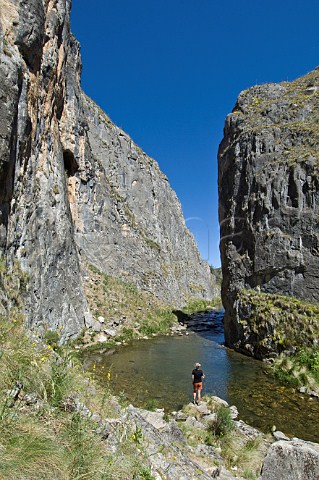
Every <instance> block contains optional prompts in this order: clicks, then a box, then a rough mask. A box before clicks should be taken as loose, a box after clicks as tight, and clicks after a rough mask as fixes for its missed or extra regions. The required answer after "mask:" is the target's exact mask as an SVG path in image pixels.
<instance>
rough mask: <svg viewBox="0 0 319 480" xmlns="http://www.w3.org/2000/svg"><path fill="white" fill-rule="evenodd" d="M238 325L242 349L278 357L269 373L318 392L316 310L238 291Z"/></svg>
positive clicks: (287, 299)
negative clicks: (240, 331)
mask: <svg viewBox="0 0 319 480" xmlns="http://www.w3.org/2000/svg"><path fill="white" fill-rule="evenodd" d="M238 302H239V311H240V313H241V320H240V324H241V327H242V328H243V335H244V338H245V342H246V345H252V344H253V343H254V344H255V348H257V349H260V350H263V351H264V352H268V353H269V352H275V353H276V354H280V356H278V357H277V358H276V359H275V360H274V363H273V366H272V370H273V373H274V374H275V375H276V376H277V377H278V378H280V379H281V380H283V381H284V382H286V383H289V384H290V385H293V386H295V387H306V390H307V391H309V392H317V393H318V392H319V351H318V338H319V306H317V305H313V304H311V303H309V302H305V301H302V300H298V299H297V298H294V297H286V296H283V295H276V294H269V293H262V292H256V291H255V290H242V291H240V292H239V294H238Z"/></svg>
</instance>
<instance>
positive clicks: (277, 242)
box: [218, 69, 319, 358]
mask: <svg viewBox="0 0 319 480" xmlns="http://www.w3.org/2000/svg"><path fill="white" fill-rule="evenodd" d="M318 87H319V71H318V69H316V70H314V71H313V72H310V73H309V74H307V75H305V76H304V77H301V78H299V79H297V80H295V81H294V82H291V83H285V84H282V85H274V84H270V85H262V86H255V87H253V88H250V89H249V90H246V91H244V92H242V93H241V94H240V95H239V98H238V100H237V103H236V105H235V107H234V110H233V112H232V113H231V114H230V115H228V116H227V118H226V122H225V128H224V138H223V141H222V142H221V144H220V148H219V160H218V162H219V219H220V234H221V241H220V250H221V260H222V266H223V283H222V299H223V304H224V307H225V320H224V323H225V339H226V344H227V345H228V346H232V347H233V348H235V349H236V350H239V351H242V352H244V353H246V354H250V355H253V356H255V357H257V358H264V357H269V356H272V355H277V354H278V353H280V352H281V351H282V349H283V346H282V345H283V344H284V343H285V341H288V340H287V339H286V338H282V337H279V336H277V335H276V334H275V333H274V330H276V326H277V324H276V323H275V321H276V318H270V317H271V316H270V315H269V314H267V313H264V314H263V312H259V314H258V319H259V320H258V322H256V321H255V322H254V320H253V318H254V315H255V313H254V311H253V309H252V306H251V302H249V301H248V302H247V303H245V302H243V301H242V300H241V296H240V295H238V294H239V292H241V291H242V290H243V289H246V290H249V289H255V291H259V292H264V293H268V294H276V293H277V294H282V295H285V296H294V297H297V298H299V299H304V300H307V301H310V302H313V303H314V304H317V303H318V301H319V263H318V255H319V243H318V242H319V236H318V226H317V221H316V220H315V219H316V218H317V216H318V213H319V188H318V182H317V164H318V161H317V160H315V159H318V150H319V139H318V131H317V125H318V113H317V98H316V90H317V89H318ZM309 88H311V91H309ZM307 92H308V93H307ZM311 92H312V93H311ZM306 126H307V127H306ZM249 303H250V304H249ZM297 316H298V318H296V320H294V317H296V315H295V313H292V314H291V316H290V317H288V316H286V317H285V319H286V320H285V321H282V322H281V323H280V325H281V326H282V325H283V324H284V323H289V325H291V322H293V321H296V329H298V333H299V332H300V331H302V332H303V335H301V336H300V335H299V338H298V336H297V338H296V341H298V340H299V342H300V343H301V344H302V345H305V344H308V345H309V346H311V345H312V343H313V341H314V340H315V339H316V337H317V334H316V333H315V334H312V333H311V332H308V333H307V328H305V329H300V325H301V324H302V323H306V322H307V319H306V318H305V316H303V314H302V312H301V313H300V312H298V315H297ZM274 317H275V315H274ZM256 325H259V327H256ZM280 325H279V326H278V327H277V330H278V328H280ZM297 325H298V326H299V327H297ZM290 330H291V327H290ZM283 334H284V332H282V335H283ZM287 346H289V345H287Z"/></svg>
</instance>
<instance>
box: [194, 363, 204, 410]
mask: <svg viewBox="0 0 319 480" xmlns="http://www.w3.org/2000/svg"><path fill="white" fill-rule="evenodd" d="M200 367H201V364H200V363H195V368H194V370H193V371H192V382H193V396H194V400H193V403H196V404H197V405H199V402H200V395H201V391H202V388H203V379H204V378H205V375H204V373H203V370H201V369H200ZM196 397H197V399H196Z"/></svg>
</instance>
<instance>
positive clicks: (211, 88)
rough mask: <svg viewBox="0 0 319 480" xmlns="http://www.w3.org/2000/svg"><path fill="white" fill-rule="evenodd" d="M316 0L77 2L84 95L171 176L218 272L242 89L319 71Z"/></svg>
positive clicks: (75, 29)
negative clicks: (230, 121)
mask: <svg viewBox="0 0 319 480" xmlns="http://www.w3.org/2000/svg"><path fill="white" fill-rule="evenodd" d="M318 24H319V2H318V0H303V1H301V0H300V1H299V0H290V1H288V0H282V1H279V2H278V0H276V1H275V0H267V2H264V1H258V0H242V1H240V2H239V1H238V0H228V1H227V2H222V1H219V2H217V1H215V0H120V1H119V0H92V1H91V2H87V1H86V0H73V5H72V13H71V29H72V32H73V33H74V34H75V36H76V37H77V39H78V40H79V41H80V43H81V52H82V60H83V73H82V87H83V89H84V91H85V92H86V93H87V94H88V95H89V96H90V97H91V98H92V99H93V100H94V101H95V102H96V103H97V104H98V105H99V106H100V107H101V108H102V109H103V110H104V111H105V112H106V113H107V114H108V115H109V116H110V117H111V119H112V120H113V121H114V122H115V123H116V124H117V125H119V126H120V127H121V128H123V129H124V130H125V131H126V132H127V133H128V134H129V135H130V136H131V137H132V138H133V140H134V141H135V142H136V143H137V144H138V145H139V146H140V147H141V148H142V149H143V150H144V151H145V152H146V153H147V154H148V155H150V156H151V157H153V158H155V159H156V160H157V161H158V163H159V165H160V168H161V169H162V171H163V172H164V173H165V174H166V175H167V176H168V178H169V181H170V184H171V185H172V187H173V188H174V190H175V191H176V193H177V195H178V197H179V199H180V201H181V204H182V207H183V211H184V215H185V218H186V223H187V226H188V227H189V228H190V230H192V232H193V233H194V236H195V238H196V240H197V242H198V245H199V248H200V252H201V254H202V257H203V258H204V259H208V260H209V262H210V263H211V264H212V265H214V266H219V265H220V259H219V246H218V245H219V227H218V199H217V195H218V188H217V150H218V145H219V143H220V141H221V139H222V135H223V125H224V119H225V116H226V115H227V113H229V112H230V111H231V110H232V108H233V106H234V104H235V102H236V98H237V96H238V94H239V93H240V91H241V90H244V89H246V88H249V87H250V86H253V85H255V84H260V83H267V82H280V81H286V80H294V79H295V78H297V77H299V76H301V75H303V74H306V73H307V72H309V71H310V70H312V69H313V68H315V67H316V66H318V65H319V29H318Z"/></svg>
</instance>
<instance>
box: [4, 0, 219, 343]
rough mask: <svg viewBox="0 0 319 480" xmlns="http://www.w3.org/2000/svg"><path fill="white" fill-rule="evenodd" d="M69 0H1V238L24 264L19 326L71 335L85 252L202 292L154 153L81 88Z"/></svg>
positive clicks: (126, 274) (202, 278) (120, 272)
mask: <svg viewBox="0 0 319 480" xmlns="http://www.w3.org/2000/svg"><path fill="white" fill-rule="evenodd" d="M70 4H71V1H70V0H49V1H46V2H44V1H42V0H28V1H26V0H19V1H18V0H17V1H13V0H12V1H10V0H0V46H1V52H0V55H1V58H0V60H1V63H0V84H1V97H0V185H1V189H0V249H1V251H2V253H4V254H5V256H6V259H7V262H8V264H9V265H10V264H11V265H12V264H13V262H14V260H15V259H18V260H19V261H20V263H21V266H22V269H23V270H24V271H25V272H27V273H28V274H29V282H28V288H27V297H26V314H27V319H28V324H29V326H30V327H33V326H41V325H42V327H43V328H47V327H48V328H53V329H55V328H58V327H59V326H63V327H64V336H65V337H66V338H67V337H69V336H74V335H76V334H77V333H78V332H79V331H80V330H81V329H82V327H83V326H84V325H85V324H90V322H91V315H90V313H89V308H88V305H87V301H86V298H85V295H84V291H83V285H82V273H81V272H82V270H81V267H82V266H83V265H85V264H86V262H89V263H91V264H93V265H94V266H95V267H97V268H98V269H100V270H101V271H102V272H105V273H108V274H111V275H115V276H119V277H121V278H122V279H124V280H127V281H131V282H133V283H135V284H136V285H137V286H139V287H141V288H143V289H145V290H148V291H150V292H152V293H153V294H155V295H157V296H158V297H159V298H160V299H162V300H164V301H165V303H167V304H172V305H175V306H181V305H182V304H184V303H185V302H186V301H187V299H188V298H189V297H200V298H211V297H213V296H214V293H216V291H215V290H214V285H213V282H212V280H213V278H212V277H211V274H210V271H209V266H208V265H207V264H205V263H204V262H202V261H201V259H200V257H199V253H198V250H197V247H196V245H195V242H194V239H193V237H192V235H191V234H190V232H189V231H188V230H187V228H186V226H185V222H184V219H183V215H182V210H181V206H180V203H179V201H178V199H177V197H176V195H175V193H174V192H173V191H172V189H171V188H170V186H169V183H168V180H167V178H166V177H165V175H164V174H163V173H162V172H161V171H160V169H159V167H158V165H157V163H156V162H155V161H154V160H152V159H151V158H149V157H148V156H147V155H146V154H145V153H144V152H142V151H141V149H139V148H138V147H137V146H136V145H135V144H134V143H133V141H132V140H131V139H130V138H129V137H128V136H127V135H126V134H125V133H124V132H123V131H122V130H120V129H119V128H118V127H116V126H115V125H114V124H113V123H112V122H111V121H110V119H109V118H108V117H107V116H106V115H105V114H104V113H103V112H102V111H101V110H100V109H99V108H98V107H97V106H96V105H95V104H94V103H93V102H92V101H91V100H90V99H88V98H87V97H86V96H85V95H84V93H83V92H82V91H81V89H80V75H81V59H80V54H79V44H78V42H77V41H76V40H75V39H74V37H73V36H72V35H71V34H70V24H69V22H70V21H69V14H70Z"/></svg>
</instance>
